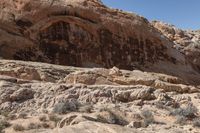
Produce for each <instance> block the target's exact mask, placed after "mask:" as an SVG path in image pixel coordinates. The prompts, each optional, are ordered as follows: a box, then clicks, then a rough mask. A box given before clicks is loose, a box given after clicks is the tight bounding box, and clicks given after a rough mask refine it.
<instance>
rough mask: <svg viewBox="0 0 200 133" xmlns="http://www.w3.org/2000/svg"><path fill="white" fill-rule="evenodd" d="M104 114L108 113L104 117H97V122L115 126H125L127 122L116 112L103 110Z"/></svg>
mask: <svg viewBox="0 0 200 133" xmlns="http://www.w3.org/2000/svg"><path fill="white" fill-rule="evenodd" d="M104 112H105V113H106V112H107V113H108V114H105V115H98V118H97V119H98V120H99V121H101V122H104V123H110V124H117V125H127V124H128V122H127V121H126V120H125V119H124V118H123V117H122V116H121V115H120V114H118V113H117V112H116V111H112V110H111V109H108V108H105V109H104Z"/></svg>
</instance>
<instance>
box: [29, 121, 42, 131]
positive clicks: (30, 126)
mask: <svg viewBox="0 0 200 133" xmlns="http://www.w3.org/2000/svg"><path fill="white" fill-rule="evenodd" d="M39 128H41V125H40V124H38V123H29V124H28V129H29V130H30V129H39Z"/></svg>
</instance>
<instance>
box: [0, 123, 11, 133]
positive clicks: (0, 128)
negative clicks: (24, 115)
mask: <svg viewBox="0 0 200 133" xmlns="http://www.w3.org/2000/svg"><path fill="white" fill-rule="evenodd" d="M9 126H11V124H10V123H9V122H8V121H6V120H0V133H1V132H3V130H4V129H5V128H7V127H9Z"/></svg>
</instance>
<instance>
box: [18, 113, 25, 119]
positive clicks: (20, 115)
mask: <svg viewBox="0 0 200 133" xmlns="http://www.w3.org/2000/svg"><path fill="white" fill-rule="evenodd" d="M18 118H21V119H26V118H27V114H26V113H20V114H19V115H18Z"/></svg>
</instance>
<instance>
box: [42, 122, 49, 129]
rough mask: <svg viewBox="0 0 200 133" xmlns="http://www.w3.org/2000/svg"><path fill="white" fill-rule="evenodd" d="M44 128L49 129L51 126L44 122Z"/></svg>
mask: <svg viewBox="0 0 200 133" xmlns="http://www.w3.org/2000/svg"><path fill="white" fill-rule="evenodd" d="M42 127H43V128H49V127H50V125H49V124H48V123H46V122H44V123H42Z"/></svg>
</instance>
